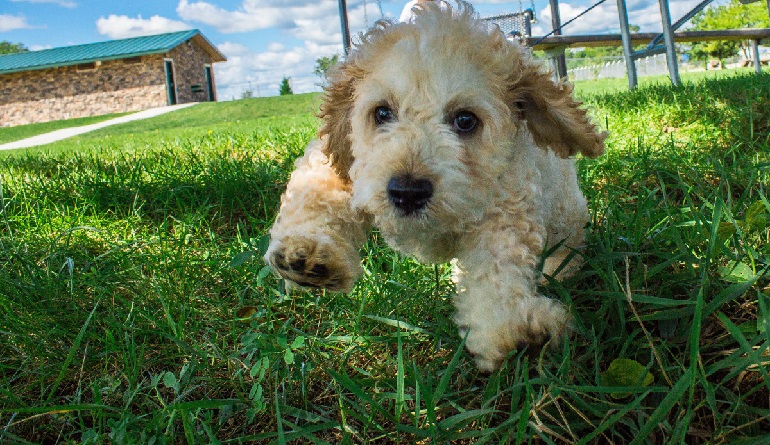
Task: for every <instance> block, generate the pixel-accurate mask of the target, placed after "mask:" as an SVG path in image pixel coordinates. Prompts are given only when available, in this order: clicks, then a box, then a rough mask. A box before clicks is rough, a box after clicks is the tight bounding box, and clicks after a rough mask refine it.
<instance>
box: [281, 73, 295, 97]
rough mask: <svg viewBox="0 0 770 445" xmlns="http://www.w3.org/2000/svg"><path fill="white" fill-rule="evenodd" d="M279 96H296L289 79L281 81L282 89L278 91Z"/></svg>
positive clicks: (285, 78)
mask: <svg viewBox="0 0 770 445" xmlns="http://www.w3.org/2000/svg"><path fill="white" fill-rule="evenodd" d="M278 94H280V95H281V96H286V95H289V94H294V91H292V90H291V85H290V84H289V78H288V77H284V78H283V79H281V87H280V89H279V90H278Z"/></svg>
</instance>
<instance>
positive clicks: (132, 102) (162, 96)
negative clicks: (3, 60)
mask: <svg viewBox="0 0 770 445" xmlns="http://www.w3.org/2000/svg"><path fill="white" fill-rule="evenodd" d="M165 60H173V61H174V71H175V81H176V90H177V103H186V102H204V101H207V100H208V90H207V85H206V71H205V65H206V64H210V63H211V59H210V58H209V56H208V55H207V54H206V53H205V52H204V51H203V50H202V49H201V48H200V47H199V46H198V45H196V44H195V43H193V42H192V41H188V42H185V43H183V44H181V45H179V46H178V47H176V48H174V49H172V50H171V51H170V52H169V53H168V54H156V55H149V56H142V57H133V58H127V59H121V60H108V61H103V62H97V64H96V66H94V67H91V68H90V69H89V67H86V66H67V67H61V68H50V69H44V70H35V71H25V72H20V73H12V74H2V75H0V126H2V127H6V126H14V125H25V124H30V123H36V122H48V121H53V120H61V119H71V118H77V117H85V116H97V115H101V114H109V113H124V112H132V111H141V110H146V109H149V108H155V107H160V106H165V105H167V104H168V94H167V88H166V71H165ZM212 76H213V70H212ZM212 82H213V79H212ZM193 85H198V86H199V87H201V88H200V91H198V92H194V91H193ZM198 89H199V88H195V90H196V91H197V90H198ZM215 91H216V90H215ZM215 97H216V96H215Z"/></svg>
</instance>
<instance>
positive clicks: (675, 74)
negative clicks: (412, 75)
mask: <svg viewBox="0 0 770 445" xmlns="http://www.w3.org/2000/svg"><path fill="white" fill-rule="evenodd" d="M616 1H617V5H618V18H619V21H620V40H621V45H622V46H623V57H624V59H625V63H626V70H627V73H628V87H629V88H631V89H633V88H636V86H637V84H638V76H637V72H636V63H635V61H636V60H637V59H640V58H642V57H647V56H650V55H653V54H661V53H664V52H665V53H666V63H667V65H668V72H669V78H670V79H671V83H672V84H674V85H679V83H680V79H679V63H678V60H677V55H676V48H675V46H674V42H675V40H676V39H677V38H678V37H679V36H680V35H681V34H686V33H677V34H675V31H676V30H677V29H679V28H680V27H682V25H684V24H685V23H687V22H688V21H689V20H690V19H692V18H693V17H694V16H695V15H696V14H697V13H699V12H700V11H702V10H703V9H704V8H705V7H706V6H708V5H709V4H710V3H711V2H712V1H713V0H703V1H702V2H701V3H699V4H698V5H696V6H695V7H694V8H693V9H692V10H691V11H690V12H688V13H687V14H685V15H684V16H682V17H681V18H680V19H679V20H677V21H676V22H675V23H673V24H672V23H671V12H670V9H669V5H668V0H658V5H659V7H660V16H661V25H662V28H663V32H662V33H660V34H657V35H655V37H653V38H652V39H651V41H650V43H649V44H648V45H647V47H646V48H644V49H643V50H640V51H634V49H633V46H632V42H633V41H634V40H638V39H637V37H638V36H641V34H634V35H632V34H631V31H630V28H629V24H628V9H627V8H626V0H616ZM741 1H742V2H744V3H753V2H756V1H760V0H741ZM765 2H766V3H767V8H768V15H770V0H765ZM549 4H550V7H551V25H552V26H553V31H552V32H551V34H553V37H547V36H546V37H542V38H540V39H536V40H533V39H532V38H531V37H530V38H528V39H526V38H527V37H529V36H528V35H524V36H523V37H525V40H527V43H528V44H530V45H531V46H533V47H534V46H538V45H539V44H541V43H542V45H540V46H542V47H544V49H545V51H546V53H547V54H548V55H549V57H550V58H551V59H552V61H553V63H554V71H555V74H556V75H557V77H558V78H560V79H566V78H567V64H566V59H565V56H564V50H565V49H566V48H568V47H569V46H570V44H574V43H576V42H591V41H592V40H597V39H595V38H596V37H606V36H575V38H574V39H570V40H569V41H567V40H566V39H565V37H566V36H562V35H561V28H562V24H561V18H560V17H559V0H549ZM597 5H598V4H596V5H594V6H592V7H591V8H593V7H595V6H597ZM533 6H534V5H533ZM591 8H589V10H590V9H591ZM339 11H340V27H341V31H342V47H343V48H344V50H345V55H346V56H347V54H348V52H349V51H350V45H351V44H350V27H349V25H348V13H347V3H346V0H339ZM527 11H529V10H527ZM527 11H525V13H526V12H527ZM585 12H587V11H584V12H583V13H585ZM530 13H532V12H531V11H530ZM581 15H582V13H581ZM578 17H579V16H578ZM527 18H529V17H527V16H525V19H527ZM576 18H577V17H576ZM488 19H494V17H489V18H488ZM573 20H574V19H573ZM567 23H569V22H567ZM729 31H737V30H725V32H724V33H725V36H726V37H727V36H728V33H729ZM746 31H748V30H746ZM756 31H763V30H762V29H760V30H756ZM765 31H766V30H765ZM702 34H703V35H704V36H707V37H708V40H713V39H714V37H715V36H713V35H709V34H708V33H704V32H702ZM752 34H756V35H752V36H751V37H750V40H751V42H752V52H753V53H754V69H755V70H756V72H757V73H760V72H762V64H761V60H760V58H759V51H758V46H759V42H760V39H763V38H766V36H765V34H766V33H761V32H755V33H752ZM549 35H550V34H549ZM730 38H735V36H732V37H730ZM598 40H601V39H598ZM604 40H608V39H604ZM695 40H697V38H696V39H695ZM661 41H663V44H662V45H661ZM689 41H694V40H689ZM614 44H615V43H608V45H614Z"/></svg>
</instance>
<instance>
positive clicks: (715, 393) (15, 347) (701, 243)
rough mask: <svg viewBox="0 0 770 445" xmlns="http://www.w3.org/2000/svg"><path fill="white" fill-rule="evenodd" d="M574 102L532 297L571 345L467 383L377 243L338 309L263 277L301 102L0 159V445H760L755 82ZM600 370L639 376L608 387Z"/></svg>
mask: <svg viewBox="0 0 770 445" xmlns="http://www.w3.org/2000/svg"><path fill="white" fill-rule="evenodd" d="M583 97H584V99H585V100H586V101H587V103H588V105H589V106H590V107H591V108H592V109H593V115H594V116H595V117H596V121H597V122H599V123H601V125H602V126H607V127H608V129H609V131H610V132H611V136H610V138H609V140H608V153H607V155H606V156H604V157H602V158H600V159H598V160H581V161H580V163H579V167H580V177H581V181H582V184H583V188H584V190H585V192H586V194H587V196H588V199H589V202H590V203H589V205H590V207H591V209H592V211H593V223H592V225H591V227H590V233H589V238H588V241H589V247H588V248H587V250H586V251H585V252H584V255H585V259H586V263H585V266H584V267H583V269H582V270H581V271H580V272H579V273H578V274H577V275H576V276H574V277H572V278H570V279H569V280H567V281H565V282H562V283H559V282H551V283H549V284H548V285H545V286H543V289H542V291H543V292H544V293H545V294H547V295H551V296H553V297H556V298H559V299H561V300H562V301H564V302H566V303H567V304H568V305H569V306H570V307H571V308H572V311H573V313H574V315H575V317H574V320H575V333H574V335H573V336H572V337H571V338H570V339H569V341H568V342H567V343H565V345H564V347H563V348H562V349H561V350H560V351H558V352H555V353H544V354H531V353H524V352H523V353H519V354H513V355H512V356H511V357H509V359H508V361H507V363H506V364H505V365H504V367H503V368H502V369H501V370H500V371H499V372H495V373H493V374H491V375H484V374H480V373H479V372H478V371H477V370H476V369H475V368H474V366H473V362H472V359H471V358H470V357H468V355H467V353H466V352H465V351H464V349H463V346H462V339H460V338H459V337H458V335H457V331H456V329H455V327H454V326H453V325H452V322H451V315H452V307H451V302H450V296H451V293H452V285H451V282H450V279H449V269H448V267H447V265H436V266H433V265H421V264H418V263H416V262H415V261H412V260H410V259H404V258H402V257H400V256H398V255H397V254H395V253H394V252H392V251H391V250H389V249H388V248H387V247H385V246H384V243H383V242H382V241H381V240H380V239H379V237H378V236H377V234H376V233H375V234H373V236H372V239H371V241H370V242H369V243H368V244H367V245H366V246H365V247H364V251H365V252H364V253H365V259H364V262H363V266H364V269H365V271H366V273H365V274H364V277H363V278H362V279H361V281H360V282H359V283H358V285H357V287H356V288H355V290H354V291H353V292H352V294H350V295H339V294H331V293H324V292H308V291H296V292H293V293H287V292H286V291H285V289H284V286H283V284H282V283H281V282H280V281H278V280H277V279H276V278H275V277H274V276H272V275H270V274H268V273H267V269H266V268H265V266H264V263H263V262H262V261H261V259H259V257H260V256H261V255H260V252H261V251H263V250H264V248H265V244H266V238H265V232H266V230H267V228H268V227H269V225H270V223H271V222H272V219H273V217H274V215H275V211H276V208H277V205H278V198H279V195H280V192H281V191H282V189H283V187H284V184H285V182H286V180H287V178H288V173H289V172H290V171H291V168H292V161H293V160H294V159H295V158H296V157H297V156H299V155H300V154H301V152H302V150H303V148H304V146H305V144H306V143H307V142H308V141H309V140H310V139H311V138H312V137H313V136H314V133H315V129H316V126H317V122H315V120H314V119H313V117H312V112H311V110H312V109H313V107H314V106H315V105H316V104H317V102H315V101H316V97H315V96H297V97H292V98H271V99H255V100H249V101H237V102H232V103H220V104H202V105H199V106H196V107H192V108H188V109H185V110H181V111H178V112H175V113H172V114H170V115H166V116H161V117H159V118H156V119H153V120H148V121H144V122H143V123H140V122H135V123H132V124H130V125H127V126H121V127H111V128H109V129H105V130H102V131H101V132H100V133H99V134H97V133H93V134H90V135H83V136H81V137H78V138H76V139H73V140H70V141H63V142H61V143H57V144H54V145H51V146H48V147H43V148H41V149H38V150H35V151H26V152H19V151H16V152H11V153H7V154H5V156H4V157H3V158H0V180H1V181H2V182H0V186H1V188H0V191H1V192H2V196H0V199H1V201H0V202H2V213H0V311H2V315H1V316H0V334H1V335H2V336H3V341H2V342H0V379H1V380H0V442H3V443H30V442H31V443H57V442H61V443H243V442H256V443H334V444H337V443H350V444H353V443H490V444H497V443H510V444H519V443H544V444H550V443H558V444H561V443H614V444H625V443H634V444H637V443H638V444H642V443H651V444H652V443H654V444H661V443H666V444H668V443H671V444H673V443H677V444H678V443H687V444H697V443H730V444H733V443H747V444H748V443H752V444H753V443H757V444H759V443H766V434H767V431H768V430H770V407H769V406H768V398H769V397H770V375H768V366H770V359H768V358H767V356H768V349H767V348H768V344H769V343H770V334H769V332H770V331H768V329H767V328H768V323H769V322H768V320H769V317H770V311H769V310H768V303H770V291H769V290H768V284H769V283H768V279H767V269H768V264H769V263H770V261H769V259H770V248H769V247H768V245H770V243H768V241H770V231H769V229H768V220H770V202H769V201H768V198H767V195H768V192H767V188H768V185H769V184H770V181H769V177H770V146H769V144H770V114H768V111H767V110H770V76H768V75H763V76H755V75H742V76H737V77H732V78H719V79H704V80H700V81H698V82H697V83H686V84H685V85H683V86H681V87H679V88H672V87H670V86H667V85H665V84H656V85H650V86H644V87H642V88H640V89H638V90H636V91H633V92H622V93H615V94H601V95H596V94H593V95H592V94H584V95H583ZM618 358H624V359H630V360H633V361H634V362H636V363H638V364H639V365H640V366H641V369H642V370H644V372H639V370H634V373H633V374H632V375H631V378H630V380H626V382H627V383H625V384H626V385H627V386H623V387H617V386H611V385H610V383H609V380H607V379H608V378H609V377H612V375H611V373H610V374H607V373H606V371H607V370H608V369H609V368H610V364H611V363H612V362H613V361H614V360H615V359H618ZM616 363H620V362H616ZM626 363H629V362H626ZM630 363H633V362H630ZM627 369H632V370H633V368H627ZM647 372H649V373H650V374H651V375H652V381H651V382H650V381H648V382H645V383H649V384H648V385H644V384H643V383H642V382H643V379H642V378H641V377H643V376H644V375H646V373H647ZM634 376H636V377H634Z"/></svg>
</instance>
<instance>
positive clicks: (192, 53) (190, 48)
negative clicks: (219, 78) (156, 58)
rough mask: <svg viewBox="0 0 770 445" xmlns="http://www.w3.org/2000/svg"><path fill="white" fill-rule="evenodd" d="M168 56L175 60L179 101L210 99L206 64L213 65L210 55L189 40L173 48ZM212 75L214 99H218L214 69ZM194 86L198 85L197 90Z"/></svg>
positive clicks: (203, 100) (204, 100)
mask: <svg viewBox="0 0 770 445" xmlns="http://www.w3.org/2000/svg"><path fill="white" fill-rule="evenodd" d="M167 58H168V59H172V60H173V61H174V72H175V78H176V89H177V101H178V103H180V104H183V103H187V102H206V101H208V100H209V96H208V89H207V88H208V87H207V85H206V68H205V67H206V65H209V66H210V65H211V58H210V57H209V55H208V54H206V53H205V52H204V51H203V50H202V49H201V48H200V47H199V46H198V45H196V44H195V43H193V42H192V41H187V42H185V43H183V44H181V45H179V46H177V47H176V48H174V49H172V50H171V51H170V52H169V53H168V55H167ZM211 76H212V79H211V82H212V84H213V85H214V91H213V94H214V100H216V84H215V83H214V70H213V69H212V70H211ZM193 86H197V88H195V91H194V90H193Z"/></svg>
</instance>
